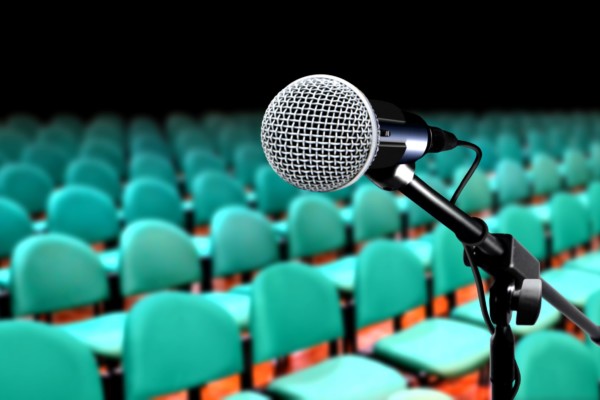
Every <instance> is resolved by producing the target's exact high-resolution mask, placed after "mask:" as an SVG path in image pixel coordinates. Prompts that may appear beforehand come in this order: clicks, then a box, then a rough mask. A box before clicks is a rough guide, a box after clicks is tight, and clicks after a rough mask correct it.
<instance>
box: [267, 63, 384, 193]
mask: <svg viewBox="0 0 600 400" xmlns="http://www.w3.org/2000/svg"><path fill="white" fill-rule="evenodd" d="M378 131H379V128H378V122H377V118H376V116H375V113H374V112H373V110H372V108H371V106H370V104H369V103H368V101H367V99H366V98H365V97H364V95H363V94H362V93H361V92H360V91H358V89H356V88H354V86H352V85H351V84H349V83H348V82H346V81H344V80H341V79H339V78H336V77H332V76H327V75H313V76H308V77H305V78H302V79H299V80H297V81H295V82H293V83H291V84H290V85H288V86H287V87H286V88H284V89H283V90H282V91H281V92H279V93H278V94H277V96H276V97H275V98H274V99H273V100H272V101H271V103H270V104H269V107H268V108H267V110H266V112H265V115H264V117H263V121H262V129H261V141H262V147H263V150H264V152H265V155H266V157H267V160H268V161H269V164H271V167H272V168H273V169H274V170H275V172H277V174H278V175H279V176H281V177H282V178H283V179H284V180H286V181H287V182H289V183H290V184H292V185H294V186H296V187H299V188H300V189H305V190H311V191H315V192H325V191H331V190H336V189H340V188H342V187H344V186H347V185H349V184H351V183H352V182H354V181H355V180H356V179H358V178H359V177H360V175H362V173H364V171H365V170H366V168H368V166H369V164H370V163H371V161H372V159H373V157H374V155H375V152H376V150H377V145H378V140H379V134H378Z"/></svg>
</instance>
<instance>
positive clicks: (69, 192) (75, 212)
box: [47, 185, 119, 243]
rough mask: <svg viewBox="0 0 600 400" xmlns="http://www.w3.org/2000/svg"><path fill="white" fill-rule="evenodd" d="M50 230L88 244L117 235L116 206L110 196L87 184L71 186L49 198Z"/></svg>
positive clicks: (107, 239)
mask: <svg viewBox="0 0 600 400" xmlns="http://www.w3.org/2000/svg"><path fill="white" fill-rule="evenodd" d="M47 212H48V230H49V231H51V232H61V233H66V234H69V235H72V236H75V237H77V238H80V239H82V240H84V241H86V242H88V243H99V242H108V241H112V240H114V239H116V238H117V235H118V233H119V221H118V218H117V209H116V207H115V204H114V202H113V201H112V200H111V198H110V197H108V195H106V194H105V193H104V192H101V191H99V190H97V189H94V188H91V187H88V186H79V185H70V186H65V187H64V188H62V189H60V190H57V191H55V192H54V193H52V196H50V199H49V200H48V210H47Z"/></svg>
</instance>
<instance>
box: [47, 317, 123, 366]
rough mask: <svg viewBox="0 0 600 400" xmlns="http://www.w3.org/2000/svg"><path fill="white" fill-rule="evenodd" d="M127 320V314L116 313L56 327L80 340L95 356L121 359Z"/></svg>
mask: <svg viewBox="0 0 600 400" xmlns="http://www.w3.org/2000/svg"><path fill="white" fill-rule="evenodd" d="M126 318H127V314H126V313H124V312H116V313H111V314H105V315H101V316H99V317H95V318H90V319H86V320H84V321H78V322H73V323H69V324H64V325H56V327H57V328H58V329H62V330H63V331H65V332H67V333H68V334H70V335H71V336H73V337H75V338H76V339H78V340H80V341H81V342H82V343H84V344H85V345H86V346H87V347H89V348H90V349H91V350H92V352H94V354H97V355H100V356H104V357H109V358H120V357H121V354H122V350H123V334H124V332H125V321H126Z"/></svg>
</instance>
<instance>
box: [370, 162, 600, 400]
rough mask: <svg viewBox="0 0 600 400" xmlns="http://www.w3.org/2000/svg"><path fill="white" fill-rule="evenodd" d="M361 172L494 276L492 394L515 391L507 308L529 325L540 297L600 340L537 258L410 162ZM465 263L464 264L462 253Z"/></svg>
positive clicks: (507, 395)
mask: <svg viewBox="0 0 600 400" xmlns="http://www.w3.org/2000/svg"><path fill="white" fill-rule="evenodd" d="M366 175H367V176H368V177H369V179H370V180H371V181H373V183H375V184H376V185H377V186H379V187H380V188H382V189H384V190H388V191H400V192H402V193H404V194H405V195H406V197H408V198H409V199H411V200H412V201H414V202H415V203H416V204H417V205H419V206H420V207H421V208H423V209H424V210H425V211H427V212H428V213H429V214H431V215H432V216H433V217H435V218H436V219H437V220H438V221H439V222H441V223H442V224H443V225H445V226H446V227H447V228H449V229H450V230H451V231H453V232H454V234H455V235H456V237H457V238H458V240H460V241H461V242H462V243H464V244H465V245H467V248H470V249H471V256H472V258H473V261H474V263H475V265H477V266H479V267H480V268H482V269H483V270H485V271H486V272H487V273H488V274H490V275H491V276H493V277H494V282H493V284H492V286H491V288H490V300H489V306H490V317H491V319H492V322H493V323H494V324H495V329H494V333H493V335H492V339H491V344H490V354H491V356H490V383H491V387H492V399H494V400H505V399H511V398H513V397H514V395H516V393H515V388H514V382H515V373H516V370H515V365H516V363H515V337H514V334H513V332H512V330H511V327H510V321H511V318H512V312H513V311H516V313H517V324H519V325H533V324H534V323H535V321H536V320H537V318H538V316H539V313H540V308H541V303H542V297H543V298H544V299H546V301H548V302H549V303H550V304H552V305H553V306H554V307H555V308H556V309H557V310H558V311H560V312H561V313H562V314H563V315H564V316H565V317H566V318H568V319H569V320H571V321H572V322H573V323H575V325H577V326H578V327H579V328H581V329H582V330H583V331H584V332H586V333H587V334H588V335H589V336H590V337H591V339H592V340H593V341H594V342H595V343H596V344H599V345H600V327H599V326H598V325H596V324H594V323H593V322H592V321H591V320H590V319H589V318H588V317H587V316H586V315H585V314H584V313H583V312H581V311H580V310H579V309H578V308H577V307H575V306H574V305H572V304H571V303H569V302H568V301H567V300H566V299H565V298H564V297H563V296H562V295H561V294H560V293H559V292H557V291H556V290H555V289H554V288H553V287H552V286H550V285H549V284H548V283H547V282H545V281H544V280H543V279H541V278H540V262H539V260H537V259H536V258H535V257H534V256H532V255H531V254H530V253H529V252H528V251H527V250H526V249H525V248H524V247H523V246H522V245H521V244H520V243H519V242H518V241H517V240H516V239H515V238H514V237H513V236H511V235H507V234H490V233H489V232H488V227H487V225H486V224H485V222H484V221H482V220H481V219H479V218H475V217H471V216H469V215H468V214H466V213H465V212H463V211H462V210H461V209H459V208H458V207H456V206H455V205H454V204H452V203H450V201H448V200H447V199H446V198H444V197H443V196H442V195H440V194H439V193H438V192H436V191H435V190H434V189H432V188H431V187H430V186H428V185H427V184H426V183H425V182H423V181H422V180H421V179H419V178H418V177H417V176H416V175H415V172H414V164H410V165H409V164H400V165H396V166H393V167H388V168H381V169H373V168H372V169H370V170H368V171H367V173H366ZM465 264H466V265H468V262H467V260H466V255H465Z"/></svg>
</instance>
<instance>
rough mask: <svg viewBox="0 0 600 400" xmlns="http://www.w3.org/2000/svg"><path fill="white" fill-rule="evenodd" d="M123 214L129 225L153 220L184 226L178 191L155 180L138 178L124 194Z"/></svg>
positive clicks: (131, 182) (128, 186)
mask: <svg viewBox="0 0 600 400" xmlns="http://www.w3.org/2000/svg"><path fill="white" fill-rule="evenodd" d="M123 212H124V215H125V221H126V223H127V224H130V223H132V222H135V221H137V220H140V219H146V218H153V219H160V220H163V221H168V222H171V223H173V224H175V225H177V226H183V224H184V215H183V208H182V207H181V198H180V197H179V193H177V190H176V189H175V188H174V187H173V186H172V185H169V184H168V183H165V182H164V181H162V180H159V179H155V178H148V177H146V178H137V179H135V180H133V181H130V183H129V184H128V185H127V187H126V189H125V191H124V193H123Z"/></svg>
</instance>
